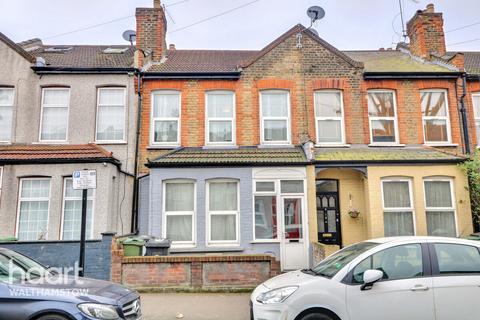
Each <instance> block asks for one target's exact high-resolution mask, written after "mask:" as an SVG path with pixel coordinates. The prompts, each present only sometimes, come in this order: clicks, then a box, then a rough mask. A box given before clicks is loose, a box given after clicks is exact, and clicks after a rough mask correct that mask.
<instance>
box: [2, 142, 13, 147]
mask: <svg viewBox="0 0 480 320" xmlns="http://www.w3.org/2000/svg"><path fill="white" fill-rule="evenodd" d="M12 144H13V143H12V142H8V141H0V146H10V145H12Z"/></svg>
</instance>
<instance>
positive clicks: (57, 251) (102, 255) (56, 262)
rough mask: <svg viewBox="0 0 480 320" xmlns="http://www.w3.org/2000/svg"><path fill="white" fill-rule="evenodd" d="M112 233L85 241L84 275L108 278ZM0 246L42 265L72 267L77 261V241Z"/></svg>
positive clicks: (18, 243)
mask: <svg viewBox="0 0 480 320" xmlns="http://www.w3.org/2000/svg"><path fill="white" fill-rule="evenodd" d="M112 237H113V234H112V233H108V234H104V235H102V239H101V240H94V241H87V245H86V249H85V276H86V277H89V278H95V279H102V280H110V266H111V251H110V249H111V245H112ZM0 247H2V248H6V249H10V250H15V251H17V252H20V253H22V254H24V255H26V256H28V257H30V258H32V259H34V260H37V261H38V262H40V263H42V264H43V265H48V266H50V267H56V268H66V267H72V268H73V267H74V266H75V262H78V257H79V252H80V251H79V250H80V244H79V242H78V241H41V242H39V241H37V242H0Z"/></svg>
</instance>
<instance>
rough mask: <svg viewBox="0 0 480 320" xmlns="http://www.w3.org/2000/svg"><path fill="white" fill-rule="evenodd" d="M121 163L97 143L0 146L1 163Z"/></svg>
mask: <svg viewBox="0 0 480 320" xmlns="http://www.w3.org/2000/svg"><path fill="white" fill-rule="evenodd" d="M72 162H73V163H75V162H110V163H119V162H118V160H117V159H115V158H114V157H113V154H112V153H111V152H108V151H107V150H105V149H103V148H102V147H100V146H98V145H96V144H91V143H90V144H80V145H44V144H36V145H4V146H0V163H3V164H9V163H10V164H16V163H25V164H28V163H72Z"/></svg>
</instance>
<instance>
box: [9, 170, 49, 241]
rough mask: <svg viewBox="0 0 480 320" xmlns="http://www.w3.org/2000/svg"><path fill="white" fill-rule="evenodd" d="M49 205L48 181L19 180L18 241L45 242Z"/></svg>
mask: <svg viewBox="0 0 480 320" xmlns="http://www.w3.org/2000/svg"><path fill="white" fill-rule="evenodd" d="M49 204H50V179H48V178H28V179H27V178H26V179H21V180H20V192H19V197H18V218H17V221H18V223H17V224H18V225H17V238H18V240H25V241H35V240H46V238H47V230H48V213H49Z"/></svg>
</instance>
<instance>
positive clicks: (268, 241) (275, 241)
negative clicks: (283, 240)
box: [250, 240, 280, 244]
mask: <svg viewBox="0 0 480 320" xmlns="http://www.w3.org/2000/svg"><path fill="white" fill-rule="evenodd" d="M250 243H251V244H268V243H272V244H279V243H280V240H254V241H251V242H250Z"/></svg>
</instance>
